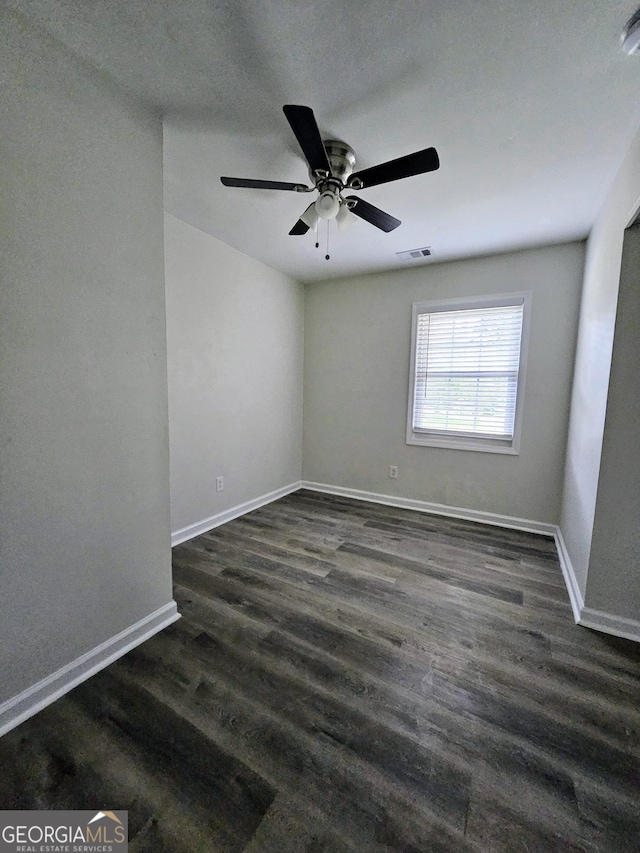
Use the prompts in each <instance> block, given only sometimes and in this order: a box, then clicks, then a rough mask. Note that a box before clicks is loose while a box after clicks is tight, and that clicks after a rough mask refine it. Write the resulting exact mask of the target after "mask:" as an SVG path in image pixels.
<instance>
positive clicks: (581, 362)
mask: <svg viewBox="0 0 640 853" xmlns="http://www.w3.org/2000/svg"><path fill="white" fill-rule="evenodd" d="M639 206H640V133H638V134H637V136H636V138H635V140H634V142H633V144H632V145H631V147H630V149H629V151H628V153H627V156H626V157H625V160H624V162H623V164H622V167H621V169H620V171H619V172H618V175H617V177H616V179H615V181H614V183H613V186H612V187H611V190H610V191H609V194H608V196H607V198H606V201H605V203H604V205H603V207H602V210H601V212H600V215H599V216H598V220H597V222H596V223H595V225H594V227H593V230H592V231H591V234H590V236H589V240H588V243H587V257H586V264H585V276H584V287H583V296H582V304H581V307H580V322H579V334H578V345H577V349H576V365H575V374H574V380H573V393H572V398H571V417H570V422H569V435H568V440H567V458H566V468H565V477H564V492H563V499H562V513H561V520H560V527H561V530H562V535H563V538H564V541H565V544H566V547H567V552H568V554H569V558H570V560H571V564H572V566H573V570H574V574H575V577H576V580H577V582H578V586H579V588H580V591H581V593H582V595H583V597H584V595H585V593H586V588H587V572H588V569H589V559H590V553H591V536H592V531H593V522H594V517H595V510H596V496H597V491H598V479H599V476H600V456H601V451H602V441H603V435H604V423H605V414H606V410H607V395H608V390H609V371H610V365H611V353H612V348H613V337H614V326H615V322H616V307H617V300H618V284H619V280H620V259H621V256H622V240H623V234H624V229H625V228H626V227H627V225H628V224H629V222H630V221H631V218H632V217H633V215H634V212H635V211H636V210H637V209H638V207H639ZM604 609H606V608H604Z"/></svg>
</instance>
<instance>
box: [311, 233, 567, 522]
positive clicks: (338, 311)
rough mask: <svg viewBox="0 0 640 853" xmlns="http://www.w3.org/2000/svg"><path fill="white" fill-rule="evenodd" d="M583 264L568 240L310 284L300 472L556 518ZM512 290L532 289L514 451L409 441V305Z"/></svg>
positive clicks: (371, 488)
mask: <svg viewBox="0 0 640 853" xmlns="http://www.w3.org/2000/svg"><path fill="white" fill-rule="evenodd" d="M583 265H584V246H583V244H577V243H576V244H569V245H562V246H555V247H549V248H544V249H535V250H530V251H524V252H518V253H514V254H505V255H496V256H493V257H487V258H479V259H474V260H468V261H459V262H455V263H447V264H437V265H433V266H422V267H419V268H414V269H407V270H406V271H405V270H403V271H395V272H390V273H383V274H379V275H375V276H363V277H358V278H351V279H344V280H339V281H331V282H319V283H315V284H309V285H307V288H306V307H305V398H304V443H303V460H304V462H303V477H304V479H305V480H311V481H317V482H322V483H327V484H331V485H337V486H344V487H351V488H357V489H363V490H366V491H372V492H378V493H384V494H390V495H397V496H401V497H405V498H414V499H419V500H424V501H432V502H436V503H441V504H446V505H448V506H451V507H460V508H466V509H474V510H481V511H485V512H491V513H498V514H502V515H509V516H516V517H518V518H523V519H531V520H534V521H541V522H550V523H557V521H558V519H559V514H560V500H561V490H562V473H563V467H564V449H565V441H566V432H567V420H568V412H569V397H570V388H571V375H572V370H573V358H574V349H575V337H576V327H577V317H578V307H579V298H580V287H581V283H582V272H583ZM517 290H532V291H533V302H532V315H531V338H530V345H529V359H528V366H527V379H526V389H525V402H524V418H523V428H522V441H521V449H520V455H519V456H508V455H501V454H494V453H479V452H469V451H462V450H450V449H444V448H433V447H414V446H408V445H407V444H406V443H405V431H406V413H407V393H408V372H409V348H410V324H411V304H412V302H414V301H418V300H425V299H431V298H437V299H440V298H447V297H459V296H473V295H484V294H492V293H503V292H512V291H517ZM390 465H397V466H398V467H399V477H398V479H397V480H391V479H389V476H388V474H389V466H390Z"/></svg>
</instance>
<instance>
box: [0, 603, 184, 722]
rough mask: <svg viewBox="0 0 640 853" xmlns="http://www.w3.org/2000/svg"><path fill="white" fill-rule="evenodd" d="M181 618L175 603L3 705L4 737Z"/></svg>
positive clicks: (152, 614)
mask: <svg viewBox="0 0 640 853" xmlns="http://www.w3.org/2000/svg"><path fill="white" fill-rule="evenodd" d="M179 618H180V614H179V613H178V608H177V605H176V603H175V601H170V602H169V603H168V604H165V605H164V607H161V608H160V609H159V610H156V611H154V612H153V613H150V614H149V615H148V616H145V617H144V619H141V620H140V621H139V622H136V623H135V624H134V625H131V626H130V627H129V628H125V630H124V631H121V632H120V633H119V634H116V635H115V636H114V637H111V638H110V639H109V640H106V642H104V643H101V644H100V645H99V646H96V647H95V648H94V649H91V651H90V652H87V653H86V654H84V655H82V656H81V657H79V658H76V660H74V661H72V662H71V663H69V664H67V665H66V666H63V667H62V668H61V669H59V670H57V672H54V673H52V674H51V675H48V676H47V677H46V678H43V679H42V680H41V681H38V682H37V683H36V684H34V685H32V686H31V687H28V688H27V689H26V690H23V691H22V693H18V695H17V696H14V697H13V698H12V699H9V700H7V701H6V702H4V703H3V704H2V705H0V737H1V736H2V735H4V734H6V733H7V732H8V731H10V730H11V729H13V728H15V727H16V726H18V725H20V723H22V722H24V721H25V720H27V719H28V718H29V717H32V716H33V715H34V714H37V713H38V711H42V709H43V708H46V707H47V705H50V704H51V703H52V702H55V700H56V699H59V698H60V697H61V696H63V695H64V694H65V693H68V692H69V690H72V689H73V688H74V687H77V686H78V684H81V683H82V682H83V681H86V680H87V679H88V678H90V677H91V676H92V675H95V674H96V673H97V672H100V670H101V669H104V668H105V667H106V666H109V664H110V663H113V662H114V661H115V660H117V659H118V658H120V657H122V656H123V655H125V654H126V653H127V652H130V651H131V649H134V648H135V647H136V646H139V645H140V643H143V642H144V641H145V640H148V639H149V638H150V637H152V636H153V635H154V634H157V633H158V631H161V630H162V629H163V628H166V627H167V625H170V624H171V623H172V622H175V621H176V620H177V619H179Z"/></svg>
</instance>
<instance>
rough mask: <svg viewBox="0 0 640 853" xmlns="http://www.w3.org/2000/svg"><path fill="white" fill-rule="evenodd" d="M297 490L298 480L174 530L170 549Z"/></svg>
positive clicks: (298, 486)
mask: <svg viewBox="0 0 640 853" xmlns="http://www.w3.org/2000/svg"><path fill="white" fill-rule="evenodd" d="M299 488H300V481H299V480H298V481H297V482H295V483H289V485H288V486H283V487H282V488H281V489H276V490H275V491H273V492H267V494H266V495H260V497H257V498H253V499H252V500H250V501H245V502H244V503H241V504H237V506H233V507H231V509H226V510H224V512H219V513H218V514H217V515H212V516H210V517H209V518H205V519H203V520H202V521H196V522H195V524H189V525H188V526H187V527H181V528H180V530H176V531H175V532H174V533H172V534H171V547H172V548H173V547H174V546H175V545H180V543H181V542H186V541H187V540H188V539H194V538H195V537H196V536H200V534H201V533H206V532H207V531H208V530H213V528H214V527H220V525H221V524H226V523H227V521H233V519H234V518H238V517H239V516H241V515H246V513H248V512H251V511H252V510H254V509H258V508H259V507H261V506H265V504H270V503H272V501H277V500H278V499H279V498H283V497H284V496H285V495H290V494H291V492H297V491H298V489H299Z"/></svg>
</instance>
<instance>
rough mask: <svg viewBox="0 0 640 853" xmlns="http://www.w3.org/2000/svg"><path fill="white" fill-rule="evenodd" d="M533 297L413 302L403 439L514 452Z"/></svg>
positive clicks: (518, 434)
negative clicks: (407, 409)
mask: <svg viewBox="0 0 640 853" xmlns="http://www.w3.org/2000/svg"><path fill="white" fill-rule="evenodd" d="M530 303H531V294H530V293H529V292H527V293H512V294H505V295H502V296H487V297H482V298H478V299H449V300H447V301H445V302H415V303H414V305H413V325H412V339H411V377H410V385H409V415H408V423H407V444H425V445H430V446H432V447H455V448H458V449H460V450H484V451H489V452H492V453H517V452H518V446H519V438H520V423H521V420H522V399H523V394H524V372H525V361H526V347H527V338H528V328H529V307H530Z"/></svg>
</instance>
